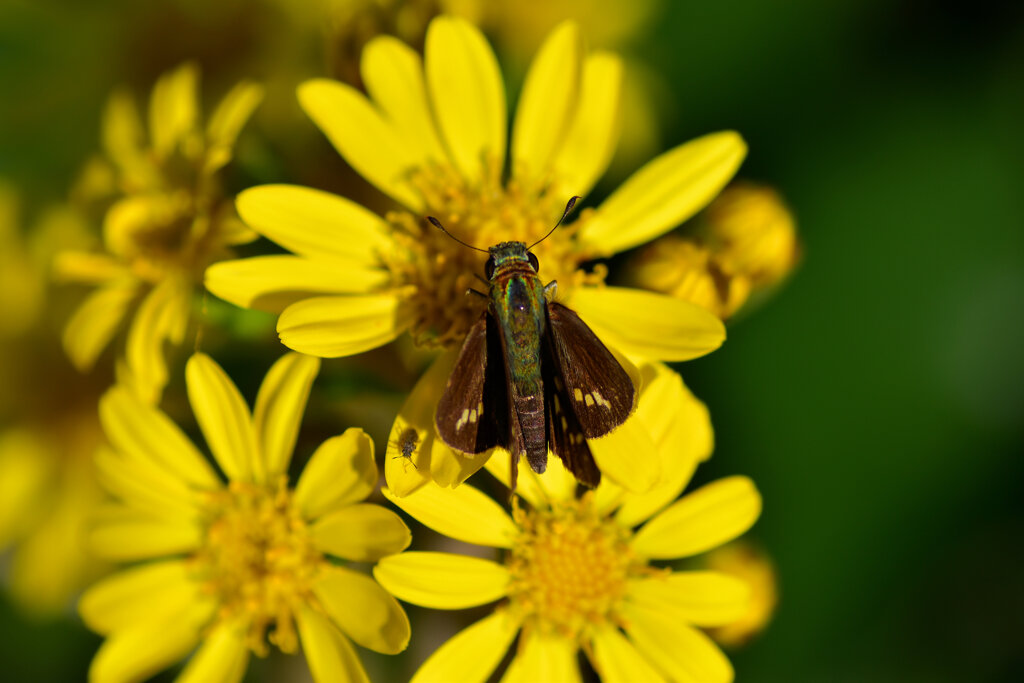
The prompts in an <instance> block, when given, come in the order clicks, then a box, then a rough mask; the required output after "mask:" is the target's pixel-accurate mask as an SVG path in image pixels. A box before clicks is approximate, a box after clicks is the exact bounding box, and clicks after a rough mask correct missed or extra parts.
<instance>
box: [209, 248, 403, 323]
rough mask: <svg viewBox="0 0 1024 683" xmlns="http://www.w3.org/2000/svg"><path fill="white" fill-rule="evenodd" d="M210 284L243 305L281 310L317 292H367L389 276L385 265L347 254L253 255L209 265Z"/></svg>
mask: <svg viewBox="0 0 1024 683" xmlns="http://www.w3.org/2000/svg"><path fill="white" fill-rule="evenodd" d="M205 281H206V288H207V289H208V290H210V291H211V292H213V293H214V294H216V295H217V296H219V297H220V298H221V299H224V300H225V301H230V302H231V303H233V304H235V305H236V306H241V307H243V308H255V309H259V310H261V311H269V312H271V313H280V312H281V311H283V310H284V309H285V308H287V307H288V306H290V305H291V304H293V303H295V302H296V301H300V300H302V299H306V298H308V297H312V296H316V295H318V294H365V293H367V292H372V291H374V290H377V289H381V288H382V287H384V286H386V285H387V284H388V283H389V282H390V281H391V275H390V274H389V273H388V272H387V271H386V270H383V269H380V268H372V267H366V266H363V265H361V264H359V263H355V262H352V261H346V260H344V259H340V258H339V259H332V258H304V257H301V256H276V255H275V256H254V257H253V258H247V259H239V260H237V261H222V262H220V263H215V264H213V265H212V266H210V267H209V268H207V269H206V275H205Z"/></svg>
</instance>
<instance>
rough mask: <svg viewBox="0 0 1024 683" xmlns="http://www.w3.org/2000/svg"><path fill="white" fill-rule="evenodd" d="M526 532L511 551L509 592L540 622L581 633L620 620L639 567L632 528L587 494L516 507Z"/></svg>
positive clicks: (530, 618) (518, 606)
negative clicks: (544, 505)
mask: <svg viewBox="0 0 1024 683" xmlns="http://www.w3.org/2000/svg"><path fill="white" fill-rule="evenodd" d="M514 516H515V519H516V522H517V523H518V525H519V527H520V529H521V530H522V532H521V535H520V536H519V538H518V540H517V541H516V543H515V545H514V546H513V547H512V550H511V552H510V554H509V556H508V560H507V565H508V568H509V570H510V571H511V573H512V577H513V578H512V587H511V589H510V592H509V596H510V599H511V602H512V605H513V606H514V608H516V609H518V610H520V611H521V613H522V614H523V616H524V618H525V619H527V621H528V622H530V623H531V625H532V626H534V627H539V628H546V629H554V630H557V631H559V632H560V633H562V634H564V635H567V636H569V637H574V638H575V637H578V636H579V635H580V632H581V630H582V629H583V628H584V627H586V626H587V625H595V624H601V623H605V622H608V621H612V622H614V621H615V616H616V615H615V608H616V605H617V604H618V602H619V600H620V599H621V598H622V596H623V594H624V593H625V590H626V579H627V578H628V577H629V576H630V575H631V574H632V573H634V572H635V571H636V569H637V568H639V567H640V566H641V565H642V563H638V562H637V560H636V559H635V558H634V557H633V554H632V552H631V550H630V548H629V544H628V543H627V532H626V531H625V530H623V529H622V528H621V527H619V526H618V525H617V524H615V522H613V521H611V520H608V519H607V518H605V517H602V516H601V515H599V514H598V513H597V512H596V511H595V510H594V509H593V505H592V502H591V496H589V495H586V496H584V497H583V498H581V499H579V500H575V501H570V502H568V503H565V504H560V505H559V506H558V507H556V508H553V509H538V510H531V511H524V510H521V509H516V510H514Z"/></svg>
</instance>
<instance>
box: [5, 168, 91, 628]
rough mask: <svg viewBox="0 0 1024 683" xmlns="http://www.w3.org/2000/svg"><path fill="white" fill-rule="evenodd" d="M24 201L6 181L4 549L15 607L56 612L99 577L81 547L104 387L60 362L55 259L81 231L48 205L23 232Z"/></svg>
mask: <svg viewBox="0 0 1024 683" xmlns="http://www.w3.org/2000/svg"><path fill="white" fill-rule="evenodd" d="M18 203H19V202H18V196H17V192H16V191H15V189H14V188H13V187H11V186H9V185H6V184H0V552H5V553H6V552H9V553H10V555H9V556H8V557H7V558H5V564H6V566H7V571H6V572H5V583H6V587H7V589H8V590H9V592H10V594H11V596H12V597H13V599H14V601H15V602H16V603H17V604H18V605H19V606H21V607H23V608H25V609H27V610H29V611H32V612H36V613H40V614H52V613H57V612H60V611H61V610H63V609H64V608H66V607H67V605H68V602H69V601H70V600H71V598H72V597H73V596H74V595H75V594H76V593H77V592H78V591H79V590H80V589H81V588H82V586H83V584H84V583H86V582H87V581H90V580H92V579H94V578H95V577H96V576H97V575H98V574H99V573H100V572H101V571H102V563H100V562H97V561H96V559H95V558H93V557H91V556H90V555H89V553H87V552H86V547H85V542H84V540H83V537H84V534H85V530H86V527H87V523H88V519H89V517H90V516H91V515H92V514H93V512H94V511H95V509H96V507H97V506H98V505H99V503H100V501H101V499H102V493H101V491H100V488H99V484H98V483H97V481H96V474H95V467H94V465H93V455H94V453H95V450H96V448H97V447H98V446H99V444H100V442H101V439H102V436H101V432H100V427H99V421H98V419H97V417H96V400H97V398H98V396H99V392H100V390H101V389H100V388H99V387H98V386H97V382H96V380H97V379H98V378H97V377H92V378H83V377H82V376H81V375H79V374H78V373H77V372H75V371H74V370H73V369H72V368H71V366H70V364H69V363H68V362H67V359H66V358H65V357H64V355H63V353H62V351H61V349H60V347H59V339H58V336H57V334H56V332H55V330H56V327H57V325H58V324H59V323H60V322H62V321H61V320H60V315H61V313H60V312H61V311H62V310H63V309H64V303H65V302H64V301H63V300H62V298H61V297H52V294H53V293H52V292H50V291H49V288H48V266H49V262H50V260H51V258H52V256H53V254H54V253H55V251H56V250H57V249H58V248H66V247H69V246H78V245H81V244H84V243H85V242H86V237H87V233H86V231H85V228H84V225H83V224H82V223H81V222H80V221H78V220H77V219H76V216H75V214H74V213H73V212H71V211H69V210H68V209H66V208H50V209H47V210H46V211H45V212H44V213H43V214H42V215H41V216H40V217H39V218H38V219H37V220H36V221H35V222H34V223H33V224H32V226H31V228H30V229H28V230H22V226H21V221H20V216H19V206H18Z"/></svg>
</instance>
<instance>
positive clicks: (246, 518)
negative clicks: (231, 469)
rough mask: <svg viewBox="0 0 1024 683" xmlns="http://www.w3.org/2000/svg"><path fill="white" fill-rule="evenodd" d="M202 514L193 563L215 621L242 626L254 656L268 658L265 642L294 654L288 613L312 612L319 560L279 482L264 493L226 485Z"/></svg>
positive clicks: (292, 620)
mask: <svg viewBox="0 0 1024 683" xmlns="http://www.w3.org/2000/svg"><path fill="white" fill-rule="evenodd" d="M209 510H210V512H211V513H212V515H211V522H210V524H209V526H208V527H207V533H206V542H205V544H204V546H203V548H202V549H201V550H200V551H199V553H198V554H197V555H196V557H195V563H196V571H197V572H198V574H199V576H200V577H201V578H202V579H203V580H204V584H205V586H206V589H207V590H209V591H210V592H211V593H213V594H214V595H215V596H216V598H217V600H218V602H219V604H220V605H221V608H220V609H221V612H220V615H219V616H220V618H221V619H223V620H229V619H243V620H244V621H246V622H247V623H248V624H249V634H248V644H249V647H250V648H251V649H252V650H253V652H255V653H256V654H258V655H260V656H265V655H266V654H267V653H268V647H267V643H266V641H267V640H269V641H270V642H271V643H273V644H274V645H276V646H277V647H278V648H280V649H281V650H282V651H283V652H288V653H294V652H296V651H297V650H298V638H297V635H296V630H295V616H294V610H295V608H296V606H299V605H308V604H310V603H313V604H316V600H315V598H314V596H313V591H312V584H313V581H314V580H315V579H316V577H317V576H318V575H319V572H320V570H321V568H322V567H323V565H324V562H325V560H324V558H323V555H322V554H321V553H320V551H319V550H317V549H316V547H315V546H314V545H313V542H312V539H311V538H310V535H309V531H308V528H307V525H306V522H305V521H303V519H302V518H301V516H300V515H299V513H298V511H297V510H296V509H295V508H294V507H293V506H292V502H291V496H290V494H289V491H288V488H287V486H286V484H285V480H284V478H283V477H282V478H281V480H280V481H279V482H277V483H275V484H270V485H259V484H249V483H243V482H237V481H233V482H231V484H230V485H229V486H228V488H227V489H225V490H222V491H220V492H218V493H216V494H214V496H213V498H212V499H211V505H210V508H209ZM271 627H273V628H272V630H271V631H270V632H269V633H268V629H271Z"/></svg>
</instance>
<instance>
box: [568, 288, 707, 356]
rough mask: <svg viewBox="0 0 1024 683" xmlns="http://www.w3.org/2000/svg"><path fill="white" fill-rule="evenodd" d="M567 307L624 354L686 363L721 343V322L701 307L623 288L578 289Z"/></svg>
mask: <svg viewBox="0 0 1024 683" xmlns="http://www.w3.org/2000/svg"><path fill="white" fill-rule="evenodd" d="M571 302H572V303H571V307H572V308H573V310H575V311H576V312H577V313H578V314H579V315H580V317H581V318H583V320H584V321H586V323H587V325H589V326H590V327H591V328H592V329H593V330H594V333H595V334H596V335H597V336H598V337H600V338H601V339H602V341H604V342H606V343H607V344H608V345H609V346H614V347H615V348H617V349H618V350H620V351H622V352H623V353H626V354H627V355H637V356H640V357H642V358H645V359H652V360H668V361H678V360H690V359H691V358H697V357H699V356H703V355H704V354H706V353H710V352H712V351H714V350H715V349H717V348H718V347H719V346H721V345H722V342H723V341H725V326H724V325H723V324H722V321H721V320H719V319H718V318H717V317H716V316H714V315H712V314H711V313H709V312H708V311H706V310H704V309H703V308H701V307H700V306H697V305H695V304H691V303H689V302H687V301H681V300H679V299H674V298H672V297H668V296H663V295H661V294H654V293H652V292H645V291H642V290H639V289H629V288H624V287H577V288H576V289H575V290H573V293H572V298H571Z"/></svg>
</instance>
